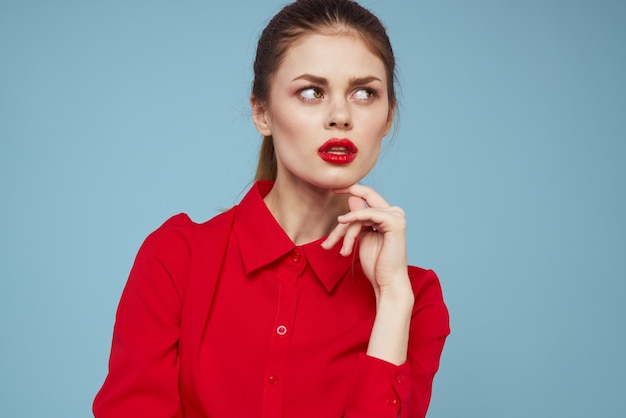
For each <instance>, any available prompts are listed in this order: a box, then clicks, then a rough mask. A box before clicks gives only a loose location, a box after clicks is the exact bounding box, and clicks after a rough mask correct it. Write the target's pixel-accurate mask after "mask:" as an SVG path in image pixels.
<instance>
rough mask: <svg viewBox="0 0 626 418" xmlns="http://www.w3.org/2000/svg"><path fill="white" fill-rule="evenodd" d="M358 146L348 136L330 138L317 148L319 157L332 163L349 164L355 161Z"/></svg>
mask: <svg viewBox="0 0 626 418" xmlns="http://www.w3.org/2000/svg"><path fill="white" fill-rule="evenodd" d="M357 152H358V148H357V146H356V145H354V143H353V142H352V141H350V140H349V139H347V138H341V139H340V138H330V139H329V140H328V141H326V142H325V143H324V145H322V146H321V147H319V149H318V150H317V155H319V157H320V158H321V159H322V160H324V161H326V162H328V163H331V164H347V163H349V162H352V161H354V159H355V158H356V154H357Z"/></svg>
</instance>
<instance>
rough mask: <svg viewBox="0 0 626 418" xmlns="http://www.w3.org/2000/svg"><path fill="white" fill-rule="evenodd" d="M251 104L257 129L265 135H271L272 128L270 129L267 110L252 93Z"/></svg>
mask: <svg viewBox="0 0 626 418" xmlns="http://www.w3.org/2000/svg"><path fill="white" fill-rule="evenodd" d="M250 106H251V107H252V121H253V122H254V126H256V129H257V131H259V133H260V134H261V135H263V136H271V135H272V130H271V129H270V124H269V117H268V114H267V110H266V109H265V106H263V105H261V103H260V102H259V101H258V100H257V99H256V97H254V95H253V94H252V95H250Z"/></svg>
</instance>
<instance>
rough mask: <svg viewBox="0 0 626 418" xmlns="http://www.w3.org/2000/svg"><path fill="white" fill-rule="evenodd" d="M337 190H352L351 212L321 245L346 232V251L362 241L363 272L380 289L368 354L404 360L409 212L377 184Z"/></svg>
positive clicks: (409, 293)
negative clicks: (388, 198) (376, 188)
mask: <svg viewBox="0 0 626 418" xmlns="http://www.w3.org/2000/svg"><path fill="white" fill-rule="evenodd" d="M335 192H336V193H348V194H350V197H349V200H348V202H349V206H350V212H348V213H346V214H345V215H341V216H339V217H338V219H337V220H338V221H339V225H337V227H335V229H333V231H332V232H331V233H330V235H329V236H328V239H327V240H326V241H325V242H324V243H323V244H322V246H323V247H324V248H332V247H333V246H334V245H335V244H336V243H337V242H339V240H340V239H341V237H343V246H342V248H341V254H342V255H344V256H348V255H350V254H351V253H352V251H353V249H354V246H355V244H356V241H357V240H359V245H358V247H359V258H360V262H361V266H362V267H363V272H364V273H365V275H366V276H367V278H368V279H369V280H370V282H371V283H372V286H373V287H374V292H375V294H376V318H375V320H374V327H373V328H372V334H371V335H370V340H369V344H368V347H367V354H368V355H369V356H372V357H377V358H379V359H382V360H385V361H388V362H390V363H393V364H396V365H400V364H402V363H404V362H405V361H406V358H407V349H408V341H409V327H410V323H411V313H412V311H413V303H414V301H415V298H414V295H413V289H412V288H411V283H410V280H409V275H408V271H407V256H406V220H405V217H404V211H403V210H402V209H400V208H399V207H393V206H389V204H388V203H387V202H386V201H385V199H383V198H382V197H381V196H380V195H379V194H378V193H376V192H375V191H374V190H373V189H371V188H369V187H366V186H361V185H358V184H355V185H352V186H350V187H348V188H345V189H340V190H335Z"/></svg>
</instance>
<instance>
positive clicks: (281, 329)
mask: <svg viewBox="0 0 626 418" xmlns="http://www.w3.org/2000/svg"><path fill="white" fill-rule="evenodd" d="M276 333H277V334H278V335H285V334H286V333H287V327H286V326H284V325H279V326H278V328H276Z"/></svg>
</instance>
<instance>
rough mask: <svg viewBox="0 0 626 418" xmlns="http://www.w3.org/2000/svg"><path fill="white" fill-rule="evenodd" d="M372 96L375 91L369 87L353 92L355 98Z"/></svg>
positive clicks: (363, 98) (369, 97) (362, 98)
mask: <svg viewBox="0 0 626 418" xmlns="http://www.w3.org/2000/svg"><path fill="white" fill-rule="evenodd" d="M374 96H376V93H374V90H371V89H359V90H357V91H356V92H354V98H355V99H357V100H369V99H371V98H372V97H374Z"/></svg>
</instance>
